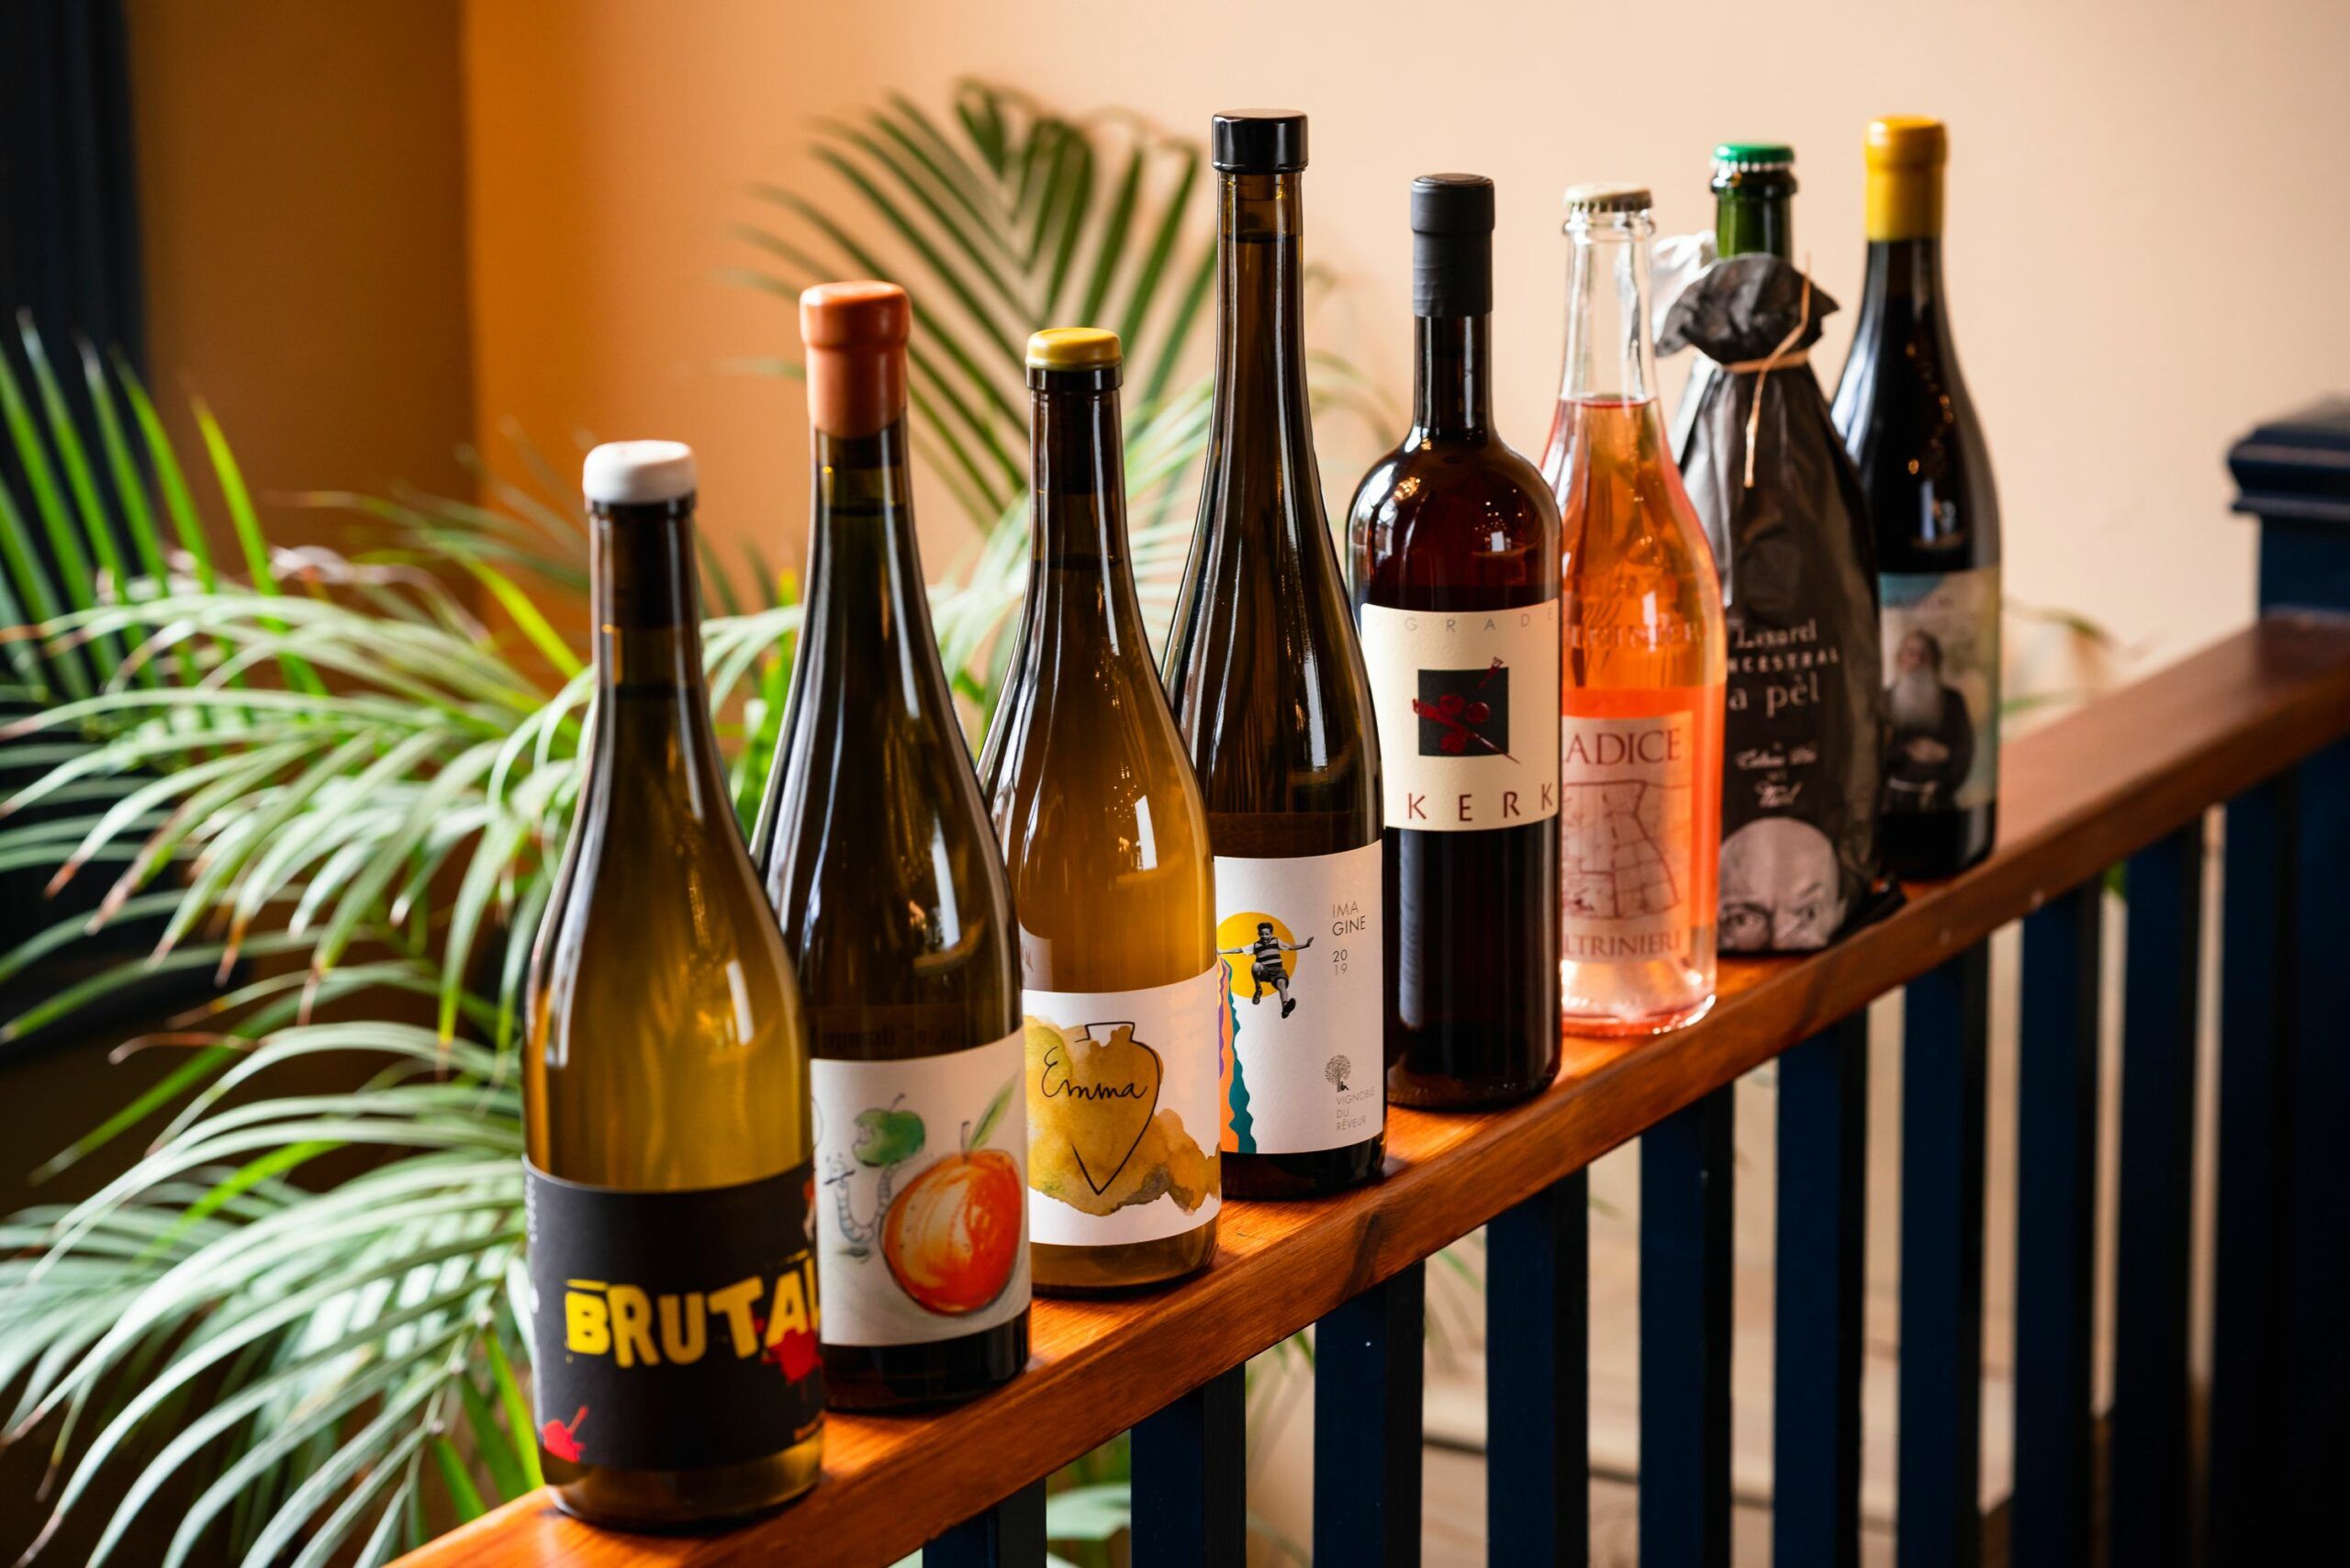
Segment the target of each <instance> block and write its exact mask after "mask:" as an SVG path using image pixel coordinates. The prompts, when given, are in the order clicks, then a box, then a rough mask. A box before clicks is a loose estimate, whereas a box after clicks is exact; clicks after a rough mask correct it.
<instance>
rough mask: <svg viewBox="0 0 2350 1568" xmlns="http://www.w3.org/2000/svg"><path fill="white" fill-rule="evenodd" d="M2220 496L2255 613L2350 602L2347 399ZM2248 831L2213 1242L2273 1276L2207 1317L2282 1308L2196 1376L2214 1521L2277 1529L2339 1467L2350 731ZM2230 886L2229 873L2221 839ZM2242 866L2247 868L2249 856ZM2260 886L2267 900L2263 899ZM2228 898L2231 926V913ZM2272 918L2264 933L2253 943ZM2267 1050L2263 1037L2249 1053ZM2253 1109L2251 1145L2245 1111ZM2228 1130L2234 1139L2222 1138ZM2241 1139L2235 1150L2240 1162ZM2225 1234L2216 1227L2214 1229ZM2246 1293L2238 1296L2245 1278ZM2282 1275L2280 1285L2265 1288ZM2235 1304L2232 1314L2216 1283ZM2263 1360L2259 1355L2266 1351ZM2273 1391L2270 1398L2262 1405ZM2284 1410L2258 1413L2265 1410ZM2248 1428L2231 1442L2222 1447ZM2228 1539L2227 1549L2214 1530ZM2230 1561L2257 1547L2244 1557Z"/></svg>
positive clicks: (2345, 1238) (2324, 1513) (2349, 1270)
mask: <svg viewBox="0 0 2350 1568" xmlns="http://www.w3.org/2000/svg"><path fill="white" fill-rule="evenodd" d="M2228 467H2229V469H2230V471H2231V472H2232V473H2233V475H2234V476H2235V480H2236V487H2237V490H2238V492H2239V493H2238V495H2237V498H2236V510H2238V511H2244V512H2251V513H2253V514H2255V515H2256V516H2257V517H2258V518H2259V519H2260V608H2261V610H2262V612H2263V613H2264V614H2280V613H2281V614H2293V613H2297V612H2316V613H2320V614H2333V615H2343V614H2350V398H2341V397H2337V398H2332V399H2330V400H2328V401H2325V402H2322V403H2319V404H2316V405H2314V406H2312V407H2311V408H2308V409H2302V410H2301V411H2300V412H2299V413H2297V414H2294V415H2291V416H2289V417H2288V418H2286V419H2282V420H2272V421H2271V422H2269V423H2267V424H2265V425H2263V426H2261V427H2260V428H2259V429H2257V430H2255V431H2253V432H2252V433H2251V434H2250V435H2248V436H2246V437H2245V438H2244V440H2242V441H2240V442H2237V443H2236V445H2235V447H2234V448H2233V450H2232V451H2231V452H2230V453H2229V454H2228ZM2240 815H2241V816H2242V817H2244V820H2245V822H2246V823H2247V829H2248V832H2249V833H2250V834H2253V835H2255V843H2256V842H2257V841H2258V840H2257V835H2258V834H2273V847H2274V849H2275V851H2276V853H2277V863H2278V864H2279V865H2280V866H2282V867H2284V868H2289V875H2288V878H2287V879H2286V880H2285V882H2284V885H2283V886H2281V887H2277V888H2269V887H2266V886H2254V887H2250V888H2248V889H2246V890H2244V894H2243V900H2244V903H2245V904H2246V905H2247V906H2250V907H2247V908H2246V909H2244V911H2242V912H2241V918H2242V919H2243V920H2244V921H2245V922H2246V923H2247V924H2246V929H2247V930H2248V931H2250V932H2251V933H2252V935H2250V937H2249V942H2250V943H2251V944H2253V945H2255V948H2254V950H2252V951H2249V952H2246V951H2239V950H2236V949H2235V948H2234V946H2233V943H2231V945H2230V946H2229V947H2228V948H2227V949H2226V950H2223V952H2222V954H2221V962H2222V964H2223V965H2224V966H2226V972H2228V973H2229V974H2230V975H2231V977H2233V969H2234V966H2235V965H2236V964H2237V963H2239V962H2244V961H2249V962H2251V963H2254V964H2256V965H2259V966H2261V967H2262V968H2263V969H2266V970H2267V971H2268V975H2267V978H2268V979H2269V980H2271V981H2273V982H2274V988H2275V989H2274V995H2275V1000H2276V1006H2275V1008H2274V1014H2273V1017H2271V1018H2270V1019H2269V1022H2268V1023H2267V1024H2266V1027H2265V1028H2264V1029H2261V1030H2260V1031H2259V1032H2257V1033H2254V1032H2252V1030H2251V1027H2250V1026H2249V1025H2245V1026H2239V1028H2238V1029H2237V1032H2236V1036H2235V1037H2234V1038H2233V1039H2228V1038H2227V1036H2223V1042H2224V1044H2223V1049H2225V1050H2227V1051H2228V1052H2229V1053H2230V1055H2231V1056H2233V1057H2234V1058H2238V1059H2237V1060H2236V1061H2234V1062H2231V1063H2227V1064H2224V1065H2223V1066H2222V1068H2221V1073H2222V1080H2223V1084H2224V1083H2225V1082H2226V1081H2229V1075H2230V1072H2231V1069H2232V1068H2236V1069H2240V1070H2241V1071H2242V1072H2243V1073H2244V1075H2246V1076H2248V1077H2250V1078H2251V1079H2252V1080H2253V1081H2254V1083H2255V1087H2254V1088H2253V1089H2252V1090H2251V1095H2252V1097H2253V1099H2254V1101H2255V1103H2253V1104H2251V1105H2247V1106H2240V1107H2238V1109H2239V1111H2240V1112H2241V1113H2242V1114H2241V1116H2240V1117H2238V1116H2232V1115H2231V1114H2230V1112H2229V1110H2228V1109H2227V1107H2226V1105H2225V1103H2224V1102H2223V1103H2222V1106H2221V1118H2222V1126H2221V1170H2220V1242H2219V1245H2220V1249H2221V1256H2222V1257H2223V1258H2224V1257H2227V1256H2230V1255H2231V1253H2232V1250H2233V1254H2234V1255H2239V1256H2241V1255H2243V1254H2244V1253H2245V1252H2248V1251H2250V1250H2251V1249H2252V1248H2253V1246H2254V1245H2255V1239H2256V1238H2259V1237H2261V1236H2263V1235H2267V1236H2273V1237H2276V1238H2278V1239H2279V1240H2280V1241H2281V1246H2280V1247H2278V1248H2277V1249H2275V1250H2273V1251H2272V1252H2271V1253H2270V1254H2269V1268H2270V1269H2271V1270H2275V1271H2279V1272H2280V1273H2281V1279H2280V1278H2279V1277H2278V1276H2277V1274H2263V1275H2256V1276H2255V1279H2254V1280H2253V1282H2250V1283H2249V1284H2245V1285H2243V1286H2242V1288H2240V1289H2232V1288H2231V1287H2232V1286H2234V1285H2237V1284H2238V1283H2239V1282H2231V1281H2230V1280H2229V1279H2228V1276H2227V1275H2226V1274H2225V1273H2222V1274H2221V1277H2220V1282H2221V1294H2220V1296H2219V1301H2218V1305H2217V1311H2218V1314H2219V1321H2220V1323H2221V1326H2222V1327H2223V1328H2224V1326H2225V1325H2227V1324H2228V1323H2229V1322H2231V1321H2232V1320H2233V1322H2235V1323H2237V1324H2239V1325H2244V1324H2248V1323H2249V1324H2256V1325H2258V1326H2260V1327H2262V1328H2264V1329H2271V1330H2273V1329H2274V1328H2275V1327H2276V1326H2277V1324H2278V1323H2279V1322H2280V1321H2281V1326H2282V1335H2281V1339H2282V1350H2281V1354H2280V1356H2279V1358H2278V1360H2277V1366H2280V1367H2281V1369H2282V1372H2283V1383H2282V1387H2281V1389H2277V1388H2275V1387H2273V1386H2272V1387H2271V1389H2270V1390H2268V1391H2266V1392H2265V1393H2264V1392H2263V1391H2262V1390H2261V1389H2259V1388H2257V1387H2256V1386H2253V1385H2252V1384H2251V1383H2249V1381H2248V1380H2250V1379H2255V1378H2258V1377H2260V1376H2262V1375H2264V1373H2263V1372H2262V1371H2261V1370H2260V1369H2256V1368H2253V1367H2249V1366H2246V1365H2245V1364H2244V1361H2245V1360H2246V1358H2245V1357H2244V1355H2243V1354H2242V1353H2241V1352H2240V1350H2238V1348H2234V1347H2231V1346H2229V1345H2226V1344H2224V1343H2223V1344H2222V1345H2221V1347H2220V1349H2219V1353H2218V1355H2217V1356H2216V1357H2215V1365H2214V1373H2213V1376H2214V1386H2213V1389H2212V1442H2213V1452H2212V1474H2213V1485H2212V1499H2211V1509H2212V1527H2211V1529H2212V1533H2211V1537H2210V1540H2211V1544H2212V1545H2213V1546H2214V1548H2215V1549H2216V1548H2220V1547H2221V1546H2222V1545H2223V1544H2224V1543H2226V1542H2228V1540H2229V1538H2228V1537H2224V1536H2222V1535H2221V1533H2220V1531H2221V1529H2223V1528H2228V1526H2229V1524H2230V1522H2231V1521H2235V1522H2244V1521H2246V1520H2247V1518H2248V1514H2251V1515H2265V1516H2266V1517H2265V1518H2253V1519H2252V1520H2251V1528H2252V1529H2255V1530H2257V1529H2274V1530H2275V1531H2276V1534H2275V1536H2274V1537H2273V1538H2272V1539H2274V1540H2277V1541H2278V1542H2280V1543H2290V1542H2295V1541H2299V1540H2311V1539H2317V1537H2316V1536H2315V1534H2314V1532H2316V1531H2318V1530H2319V1529H2321V1528H2322V1529H2333V1528H2334V1515H2335V1514H2336V1513H2337V1512H2338V1505H2337V1504H2336V1503H2335V1500H2334V1499H2335V1496H2336V1495H2337V1494H2338V1491H2339V1488H2340V1485H2341V1478H2342V1476H2343V1475H2344V1473H2345V1472H2350V1418H2346V1417H2344V1412H2345V1411H2350V1335H2344V1333H2343V1332H2342V1317H2341V1312H2342V1304H2343V1303H2344V1301H2345V1300H2350V1202H2344V1198H2343V1194H2344V1193H2350V1137H2344V1133H2343V1128H2344V1126H2350V1023H2345V1022H2344V1020H2345V1019H2350V959H2345V958H2344V955H2345V953H2350V742H2337V743H2335V744H2334V745H2333V746H2331V747H2329V748H2327V749H2326V750H2324V751H2322V752H2320V753H2319V754H2318V755H2316V756H2313V757H2311V758H2310V759H2309V760H2308V761H2306V762H2304V763H2302V764H2301V765H2300V767H2298V768H2296V769H2295V770H2294V771H2293V775H2292V777H2291V778H2290V780H2289V782H2288V783H2287V784H2286V785H2285V787H2284V788H2283V789H2282V790H2277V788H2276V787H2273V786H2272V787H2271V789H2270V790H2263V791H2255V792H2254V793H2253V794H2250V795H2247V796H2245V797H2244V799H2243V800H2242V801H2239V802H2237V803H2236V804H2235V805H2232V806H2231V807H2230V810H2229V822H2230V827H2231V830H2232V831H2233V829H2234V828H2235V826H2236V823H2237V819H2238V817H2239V816H2240ZM2228 872H2229V875H2230V879H2231V891H2232V894H2233V879H2234V877H2235V875H2236V873H2237V866H2236V860H2235V846H2234V845H2233V844H2231V846H2230V850H2229V863H2228ZM2251 874H2252V875H2254V876H2258V875H2259V874H2260V873H2259V871H2258V870H2257V869H2255V871H2253V872H2252V873H2251ZM2272 895H2273V896H2275V897H2276V898H2277V899H2278V900H2280V901H2281V902H2278V903H2277V904H2276V905H2275V906H2274V907H2270V906H2269V904H2268V900H2269V898H2270V897H2271V896H2272ZM2236 903H2237V900H2236V898H2235V897H2233V896H2232V897H2231V899H2230V910H2231V921H2230V930H2229V932H2228V935H2230V936H2233V935H2235V931H2234V927H2235V924H2236V919H2237V916H2238V913H2239V912H2238V911H2237V910H2236V907H2235V906H2236ZM2271 918H2274V919H2275V920H2276V921H2277V922H2279V923H2280V924H2281V930H2279V931H2278V932H2277V936H2276V940H2277V950H2276V951H2275V952H2273V953H2266V954H2265V953H2262V952H2259V951H2258V950H2257V948H2256V944H2257V943H2258V942H2259V940H2260V939H2261V935H2262V934H2264V932H2265V930H2266V928H2265V927H2264V926H2263V925H2262V924H2261V923H2262V922H2263V921H2266V920H2268V919H2271ZM2266 1052H2273V1055H2267V1056H2264V1053H2266ZM2255 1118H2262V1119H2266V1120H2267V1122H2268V1126H2267V1129H2266V1130H2267V1133H2268V1137H2267V1138H2266V1146H2265V1148H2262V1147H2260V1146H2259V1144H2258V1143H2257V1142H2256V1141H2255V1137H2254V1133H2253V1129H2252V1126H2251V1125H2250V1124H2251V1123H2252V1121H2253V1120H2254V1119H2255ZM2231 1128H2233V1130H2234V1132H2235V1137H2233V1139H2231V1137H2230V1130H2231ZM2239 1157H2247V1158H2249V1159H2250V1163H2249V1164H2240V1162H2239ZM2232 1231H2233V1232H2235V1233H2236V1237H2235V1239H2234V1240H2233V1241H2232V1239H2231V1232H2232ZM2247 1292H2249V1293H2251V1294H2246V1293H2247ZM2280 1292H2281V1300H2279V1299H2277V1296H2278V1293H2280ZM2232 1294H2233V1295H2234V1296H2235V1297H2236V1298H2237V1299H2236V1300H2235V1302H2234V1303H2233V1307H2234V1311H2233V1319H2232V1317H2231V1300H2230V1298H2231V1295H2232ZM2271 1370H2273V1369H2271ZM2278 1406H2281V1409H2279V1408H2277V1407H2278ZM2270 1417H2281V1419H2279V1420H2278V1421H2277V1424H2275V1425H2270V1424H2269V1418H2270ZM2255 1442H2256V1443H2260V1444H2261V1445H2262V1446H2261V1447H2260V1448H2259V1449H2258V1450H2251V1451H2247V1450H2245V1449H2244V1448H2243V1447H2240V1446H2239V1445H2242V1444H2247V1443H2255ZM2231 1550H2232V1548H2231ZM2245 1560H2246V1561H2253V1560H2254V1559H2250V1558H2247V1559H2245Z"/></svg>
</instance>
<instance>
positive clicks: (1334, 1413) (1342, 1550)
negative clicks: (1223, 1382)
mask: <svg viewBox="0 0 2350 1568" xmlns="http://www.w3.org/2000/svg"><path fill="white" fill-rule="evenodd" d="M1426 1325H1427V1264H1425V1263H1415V1264H1413V1265H1412V1266H1411V1267H1410V1268H1408V1269H1405V1270H1404V1271H1402V1272H1401V1273H1399V1274H1397V1275H1395V1276H1394V1277H1393V1279H1391V1280H1388V1281H1386V1282H1384V1283H1382V1284H1376V1285H1373V1286H1371V1288H1370V1289H1369V1290H1367V1291H1364V1292H1363V1293H1362V1294H1360V1295H1358V1296H1356V1297H1355V1298H1354V1299H1353V1300H1351V1301H1349V1302H1348V1303H1346V1304H1345V1305H1342V1306H1340V1307H1339V1308H1338V1309H1337V1311H1336V1312H1333V1313H1332V1314H1330V1316H1327V1317H1325V1318H1324V1319H1323V1320H1322V1321H1321V1323H1320V1324H1319V1325H1318V1326H1317V1327H1315V1331H1314V1561H1315V1562H1344V1563H1348V1564H1349V1565H1354V1564H1360V1565H1361V1568H1404V1565H1405V1564H1409V1563H1415V1562H1418V1561H1419V1560H1420V1358H1421V1354H1422V1351H1423V1349H1424V1345H1425V1338H1426V1333H1427V1328H1426Z"/></svg>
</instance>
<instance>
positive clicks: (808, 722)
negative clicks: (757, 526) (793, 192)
mask: <svg viewBox="0 0 2350 1568" xmlns="http://www.w3.org/2000/svg"><path fill="white" fill-rule="evenodd" d="M912 318H913V307H912V301H910V300H909V299H908V298H907V297H906V291H905V290H904V289H902V288H900V287H899V286H897V285H895V284H891V283H828V284H819V285H818V286H815V287H813V288H811V289H809V290H808V291H807V292H806V293H804V294H802V295H801V296H800V339H801V342H803V343H804V344H805V345H806V349H807V382H808V417H809V425H810V434H811V444H812V447H813V452H812V458H813V461H812V462H811V465H810V472H811V476H812V478H813V480H814V483H813V485H812V486H811V488H812V490H813V492H814V494H813V497H812V501H813V505H812V507H811V511H812V513H813V515H812V517H811V521H810V524H809V538H810V543H809V554H808V599H807V604H806V613H805V615H804V617H803V618H802V621H801V626H800V648H799V656H798V658H797V660H796V661H795V662H794V665H793V667H792V672H791V699H790V702H789V705H788V706H787V707H786V709H785V711H784V722H783V734H782V737H781V739H780V740H779V741H778V744H777V746H776V755H775V772H774V776H773V778H771V779H770V780H769V781H768V784H767V800H766V801H765V802H764V803H763V804H762V806H761V810H760V820H759V832H758V834H756V842H757V844H758V845H759V846H760V851H759V857H760V859H761V861H762V863H763V864H764V866H765V867H766V870H767V896H768V897H769V898H770V899H771V900H772V901H773V902H774V903H775V907H776V913H778V915H779V916H780V917H781V918H782V921H783V934H784V941H785V944H786V946H789V948H790V950H791V958H792V963H793V965H794V967H795V969H796V970H797V972H798V975H799V979H800V999H801V1002H802V1003H803V1004H804V1006H805V1009H806V1012H807V1014H808V1022H809V1025H810V1030H811V1035H812V1036H813V1042H814V1047H815V1061H814V1063H813V1065H812V1067H811V1070H810V1073H811V1084H812V1087H813V1092H814V1096H815V1107H816V1128H817V1148H816V1158H817V1171H816V1179H817V1183H818V1187H819V1189H820V1198H819V1202H818V1204H817V1214H816V1250H817V1256H818V1259H819V1260H820V1262H821V1267H820V1269H819V1271H818V1283H819V1285H820V1287H821V1289H822V1304H823V1332H822V1340H823V1347H824V1381H825V1397H826V1399H827V1400H828V1401H829V1403H830V1404H831V1405H832V1406H833V1408H834V1409H836V1410H840V1409H849V1410H875V1409H890V1408H900V1407H903V1406H914V1405H937V1404H946V1403H951V1402H953V1401H956V1400H960V1399H968V1398H969V1397H970V1396H972V1395H973V1394H979V1393H981V1392H983V1391H985V1390H987V1389H990V1388H993V1387H995V1386H996V1385H997V1384H999V1383H1004V1382H1006V1381H1008V1380H1010V1379H1011V1378H1013V1377H1014V1376H1016V1375H1018V1373H1019V1372H1020V1369H1021V1368H1022V1367H1024V1366H1025V1365H1026V1364H1027V1362H1028V1234H1027V1226H1026V1217H1025V1216H1026V1210H1027V1182H1026V1178H1025V1177H1024V1174H1023V1172H1022V1166H1023V1163H1024V1161H1025V1159H1026V1158H1027V1153H1028V1118H1027V1097H1026V1095H1025V1093H1024V1092H1023V1090H1022V1087H1021V1085H1022V1081H1023V1079H1024V1070H1023V1062H1024V1058H1023V1055H1022V1030H1021V1016H1020V963H1019V955H1018V952H1017V947H1016V945H1017V942H1018V936H1017V934H1016V931H1015V928H1014V925H1013V916H1012V890H1011V885H1010V883H1009V882H1008V881H1007V880H1006V879H1005V877H1004V871H1003V859H1002V855H1001V854H1000V853H999V852H998V850H997V848H996V843H995V833H994V830H993V828H992V827H991V826H990V823H989V822H988V816H987V808H986V805H985V804H984V802H982V801H980V799H979V780H978V779H977V778H974V777H973V775H972V772H971V753H970V748H969V746H968V745H966V743H965V742H964V739H963V728H962V724H961V722H960V721H959V720H958V719H957V716H956V712H955V700H954V698H953V696H952V695H951V693H950V692H949V690H948V688H947V684H946V670H945V669H944V668H943V667H941V666H940V664H939V658H938V644H937V641H936V638H935V636H934V633H932V631H931V626H930V602H929V595H928V592H927V589H926V588H925V587H924V583H923V569H922V553H921V551H920V549H919V548H918V547H917V542H916V532H917V531H916V529H915V525H914V509H913V491H912V468H911V458H912V441H911V439H910V431H909V429H908V425H907V420H906V343H907V337H908V335H909V333H910V331H911V330H912Z"/></svg>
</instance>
